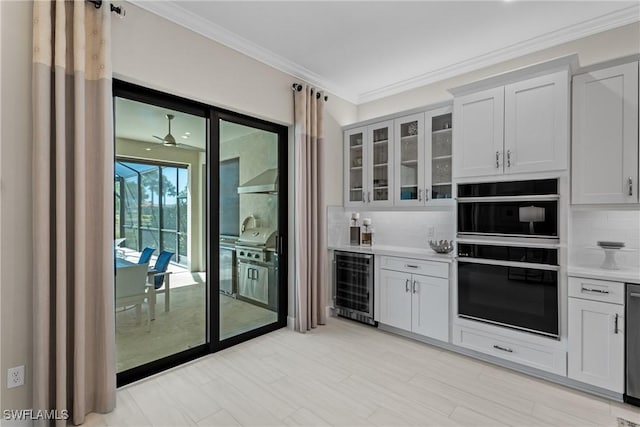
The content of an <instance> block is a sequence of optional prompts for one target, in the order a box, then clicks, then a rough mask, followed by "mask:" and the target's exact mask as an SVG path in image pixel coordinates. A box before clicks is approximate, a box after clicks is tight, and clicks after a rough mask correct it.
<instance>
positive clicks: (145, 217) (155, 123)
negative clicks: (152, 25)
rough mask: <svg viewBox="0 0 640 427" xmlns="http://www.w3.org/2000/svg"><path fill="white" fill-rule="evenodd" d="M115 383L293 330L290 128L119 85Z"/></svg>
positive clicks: (116, 89)
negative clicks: (289, 237)
mask: <svg viewBox="0 0 640 427" xmlns="http://www.w3.org/2000/svg"><path fill="white" fill-rule="evenodd" d="M114 111H115V132H114V133H115V147H116V150H115V153H114V190H115V191H114V198H115V210H114V273H115V290H114V293H115V297H116V307H115V310H116V313H115V317H116V359H117V371H118V384H119V385H122V384H126V383H129V382H131V381H135V380H137V379H140V378H143V377H145V376H148V375H151V374H153V373H156V372H160V371H162V370H164V369H167V368H170V367H173V366H176V365H178V364H180V363H184V362H185V361H188V360H191V359H194V358H196V357H200V356H202V355H205V354H208V353H211V352H215V351H218V350H220V349H222V348H225V347H228V346H231V345H234V344H237V343H239V342H242V341H246V340H248V339H251V338H253V337H256V336H258V335H261V334H264V333H267V332H269V331H272V330H275V329H278V328H281V327H283V326H286V314H287V277H286V276H287V274H286V272H287V255H286V249H285V248H286V231H287V179H286V178H287V174H286V171H287V128H286V127H284V126H280V125H276V124H273V123H269V122H265V121H262V120H259V119H255V118H251V117H247V116H244V115H241V114H237V113H233V112H229V111H223V110H220V109H217V108H214V107H211V106H208V105H204V104H201V103H197V102H193V101H189V100H186V99H182V98H178V97H175V96H172V95H168V94H165V93H161V92H157V91H153V90H150V89H145V88H142V87H139V86H136V85H132V84H129V83H125V82H120V81H116V82H114Z"/></svg>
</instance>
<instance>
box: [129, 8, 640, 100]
mask: <svg viewBox="0 0 640 427" xmlns="http://www.w3.org/2000/svg"><path fill="white" fill-rule="evenodd" d="M132 2H133V3H135V4H136V5H138V6H140V7H142V8H144V9H147V10H149V11H151V12H154V13H156V14H158V15H160V16H163V17H165V18H166V19H169V20H171V21H174V22H176V23H178V24H180V25H183V26H185V27H187V28H190V29H192V30H193V31H196V32H198V33H200V34H202V35H204V36H206V37H209V38H211V39H213V40H216V41H218V42H220V43H222V44H225V45H227V46H229V47H231V48H233V49H236V50H238V51H240V52H242V53H244V54H246V55H248V56H251V57H253V58H255V59H258V60H260V61H262V62H264V63H266V64H269V65H271V66H273V67H275V68H277V69H280V70H282V71H284V72H287V73H289V74H292V75H293V76H296V77H298V78H301V79H304V80H305V81H308V82H310V83H311V84H314V85H316V86H318V87H320V88H322V89H324V90H327V91H329V92H331V93H333V94H335V95H337V96H340V97H342V98H344V99H346V100H348V101H351V102H353V103H356V104H360V103H363V102H367V101H371V100H375V99H379V98H382V97H385V96H389V95H392V94H394V93H399V92H402V91H405V90H409V89H412V88H415V87H418V86H423V85H425V84H429V83H433V82H436V81H439V80H443V79H446V78H450V77H453V76H455V75H460V74H462V73H465V72H469V71H473V70H475V69H479V68H482V67H486V66H489V65H492V64H496V63H498V62H502V61H505V60H509V59H512V58H515V57H518V56H522V55H525V54H527V53H530V52H534V51H537V50H541V49H545V48H548V47H551V46H554V45H557V44H560V43H564V42H568V41H571V40H575V39H578V38H582V37H585V36H588V35H590V34H594V33H597V32H601V31H605V30H608V29H611V28H616V27H619V26H622V25H626V24H629V23H633V22H637V21H640V2H638V1H519V0H513V1H182V0H167V1H144V0H132Z"/></svg>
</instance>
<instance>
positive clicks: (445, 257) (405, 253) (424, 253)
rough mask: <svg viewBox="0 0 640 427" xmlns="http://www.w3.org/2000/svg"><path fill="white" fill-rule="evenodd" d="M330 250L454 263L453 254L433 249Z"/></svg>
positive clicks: (349, 247)
mask: <svg viewBox="0 0 640 427" xmlns="http://www.w3.org/2000/svg"><path fill="white" fill-rule="evenodd" d="M328 248H329V249H330V250H334V251H346V252H358V253H361V254H373V255H389V256H398V257H404V258H415V259H422V260H427V261H440V262H446V263H451V262H453V252H452V253H449V254H439V253H436V252H434V251H433V250H432V249H431V248H429V249H425V248H408V247H405V246H387V245H373V246H357V245H353V246H352V245H329V247H328Z"/></svg>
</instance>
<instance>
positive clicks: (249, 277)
mask: <svg viewBox="0 0 640 427" xmlns="http://www.w3.org/2000/svg"><path fill="white" fill-rule="evenodd" d="M251 270H253V269H252V268H247V279H251V278H252V277H251Z"/></svg>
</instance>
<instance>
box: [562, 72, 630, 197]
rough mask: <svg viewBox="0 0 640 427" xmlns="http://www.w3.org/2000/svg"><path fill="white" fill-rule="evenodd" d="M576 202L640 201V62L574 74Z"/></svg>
mask: <svg viewBox="0 0 640 427" xmlns="http://www.w3.org/2000/svg"><path fill="white" fill-rule="evenodd" d="M571 168H572V172H571V178H572V188H571V189H572V192H571V200H572V203H576V204H579V203H584V204H589V203H593V204H595V203H638V178H639V177H638V62H632V63H629V64H624V65H618V66H615V67H611V68H607V69H602V70H597V71H593V72H589V73H585V74H580V75H577V76H575V77H574V78H573V140H572V164H571Z"/></svg>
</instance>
